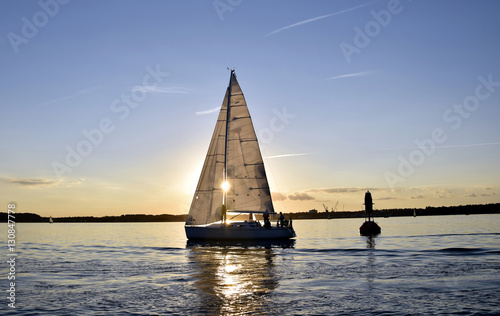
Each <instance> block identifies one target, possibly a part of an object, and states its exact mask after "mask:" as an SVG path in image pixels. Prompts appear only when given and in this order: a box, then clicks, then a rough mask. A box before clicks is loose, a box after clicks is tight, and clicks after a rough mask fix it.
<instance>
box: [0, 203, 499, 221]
mask: <svg viewBox="0 0 500 316" xmlns="http://www.w3.org/2000/svg"><path fill="white" fill-rule="evenodd" d="M414 214H416V216H439V215H476V214H500V203H494V204H476V205H458V206H440V207H433V206H428V207H426V208H406V209H381V210H374V211H373V213H372V216H373V217H374V218H382V217H385V218H387V217H403V216H405V217H408V216H409V217H412V216H414ZM283 215H284V216H285V218H287V219H289V218H291V219H293V220H301V219H337V218H364V217H365V212H364V211H352V212H347V211H343V212H338V211H337V212H317V211H316V212H311V211H309V212H290V213H283ZM0 217H2V218H3V219H4V221H5V222H6V219H7V213H5V212H0ZM186 218H187V214H181V215H172V214H161V215H146V214H127V215H119V216H102V217H94V216H71V217H53V220H54V222H56V223H137V222H139V223H140V222H185V221H186ZM16 222H17V223H48V222H49V217H42V216H40V215H38V214H35V213H29V212H26V213H17V214H16Z"/></svg>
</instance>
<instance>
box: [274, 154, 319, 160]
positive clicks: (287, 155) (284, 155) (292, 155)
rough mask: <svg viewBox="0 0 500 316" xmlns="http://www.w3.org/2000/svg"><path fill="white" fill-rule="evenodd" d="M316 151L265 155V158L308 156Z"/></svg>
mask: <svg viewBox="0 0 500 316" xmlns="http://www.w3.org/2000/svg"><path fill="white" fill-rule="evenodd" d="M312 154H314V153H297V154H283V155H276V156H267V157H264V158H265V159H273V158H284V157H296V156H306V155H312Z"/></svg>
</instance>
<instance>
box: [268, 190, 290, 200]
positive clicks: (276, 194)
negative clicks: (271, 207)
mask: <svg viewBox="0 0 500 316" xmlns="http://www.w3.org/2000/svg"><path fill="white" fill-rule="evenodd" d="M271 197H272V199H273V201H284V200H286V199H287V197H286V195H284V194H283V193H279V192H271Z"/></svg>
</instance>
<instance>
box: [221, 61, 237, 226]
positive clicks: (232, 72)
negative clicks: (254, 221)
mask: <svg viewBox="0 0 500 316" xmlns="http://www.w3.org/2000/svg"><path fill="white" fill-rule="evenodd" d="M233 75H234V69H231V74H230V76H229V88H228V89H229V90H228V94H227V109H226V137H225V140H224V171H223V175H224V176H223V186H224V188H223V195H222V220H223V221H224V223H225V222H226V211H227V191H228V189H229V186H228V182H227V139H228V136H229V117H230V112H231V89H232V86H233Z"/></svg>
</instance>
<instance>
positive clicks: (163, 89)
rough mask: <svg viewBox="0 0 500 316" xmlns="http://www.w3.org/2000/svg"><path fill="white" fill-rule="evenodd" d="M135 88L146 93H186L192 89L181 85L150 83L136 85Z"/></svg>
mask: <svg viewBox="0 0 500 316" xmlns="http://www.w3.org/2000/svg"><path fill="white" fill-rule="evenodd" d="M132 89H133V90H137V91H141V92H144V93H180V94H186V93H189V92H190V90H189V89H187V88H185V87H181V86H172V85H150V86H135V87H133V88H132Z"/></svg>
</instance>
